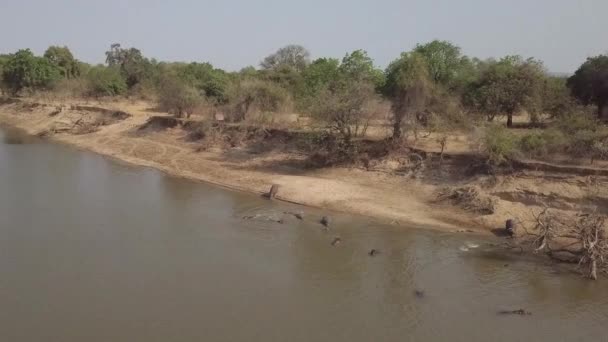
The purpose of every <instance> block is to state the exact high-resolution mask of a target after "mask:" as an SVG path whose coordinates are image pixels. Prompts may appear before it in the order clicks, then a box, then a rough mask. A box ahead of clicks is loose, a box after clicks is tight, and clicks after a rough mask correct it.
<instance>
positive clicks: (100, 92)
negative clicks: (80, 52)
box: [86, 65, 127, 96]
mask: <svg viewBox="0 0 608 342" xmlns="http://www.w3.org/2000/svg"><path fill="white" fill-rule="evenodd" d="M86 77H87V79H88V80H89V82H90V85H91V91H90V94H91V95H93V96H116V95H122V94H124V93H125V92H126V91H127V83H126V82H125V80H124V78H123V77H122V75H121V73H120V70H119V69H118V68H117V67H106V66H103V65H98V66H94V67H92V68H91V69H90V70H89V72H88V73H87V76H86Z"/></svg>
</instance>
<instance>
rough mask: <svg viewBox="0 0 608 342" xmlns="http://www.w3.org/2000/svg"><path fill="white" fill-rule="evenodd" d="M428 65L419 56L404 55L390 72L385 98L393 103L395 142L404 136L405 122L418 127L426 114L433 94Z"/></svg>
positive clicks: (392, 65) (389, 69)
mask: <svg viewBox="0 0 608 342" xmlns="http://www.w3.org/2000/svg"><path fill="white" fill-rule="evenodd" d="M428 70H429V69H428V65H427V62H426V60H425V58H424V56H422V55H421V54H419V53H417V52H411V53H403V54H402V55H401V58H399V59H397V60H395V61H393V62H392V63H391V64H390V65H389V66H388V68H387V69H386V84H385V87H384V92H385V94H386V95H387V96H388V97H389V98H390V99H391V100H392V103H393V138H394V139H399V138H400V137H401V135H402V125H403V124H404V120H405V121H409V122H410V123H414V124H415V121H416V120H417V118H418V117H419V115H420V114H421V113H422V112H423V111H425V110H426V108H427V105H428V103H429V99H430V97H431V93H432V91H433V84H432V81H431V79H430V75H429V71H428Z"/></svg>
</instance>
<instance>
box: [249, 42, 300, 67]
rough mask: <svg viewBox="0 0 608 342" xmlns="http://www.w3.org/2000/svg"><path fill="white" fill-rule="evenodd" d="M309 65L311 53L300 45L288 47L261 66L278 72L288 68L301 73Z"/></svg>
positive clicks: (269, 57)
mask: <svg viewBox="0 0 608 342" xmlns="http://www.w3.org/2000/svg"><path fill="white" fill-rule="evenodd" d="M309 63H310V53H309V52H308V50H306V48H304V47H303V46H300V45H287V46H285V47H282V48H280V49H279V50H277V52H275V53H273V54H271V55H269V56H267V57H266V58H264V60H263V61H262V62H261V63H260V66H261V67H262V68H263V69H266V70H277V69H279V68H282V67H287V68H290V69H293V70H296V71H298V72H301V71H303V70H304V69H305V68H306V66H308V64H309Z"/></svg>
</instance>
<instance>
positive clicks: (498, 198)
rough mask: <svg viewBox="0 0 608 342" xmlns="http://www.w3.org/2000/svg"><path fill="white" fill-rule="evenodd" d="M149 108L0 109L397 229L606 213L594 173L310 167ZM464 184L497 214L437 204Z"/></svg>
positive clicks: (203, 177) (389, 162)
mask: <svg viewBox="0 0 608 342" xmlns="http://www.w3.org/2000/svg"><path fill="white" fill-rule="evenodd" d="M151 107H152V106H151V105H149V104H148V103H144V102H127V101H119V102H79V101H63V102H57V101H39V100H38V101H33V100H20V101H5V102H4V103H3V104H2V105H0V123H3V124H8V125H11V126H14V127H17V128H20V129H22V130H24V131H26V132H27V133H29V134H32V135H38V136H45V137H47V138H48V139H51V140H53V141H58V142H62V143H67V144H70V145H73V146H75V147H77V148H81V149H86V150H90V151H93V152H95V153H99V154H102V155H105V156H109V157H112V158H116V159H119V160H121V161H124V162H128V163H132V164H135V165H141V166H146V167H153V168H156V169H159V170H161V171H163V172H166V173H168V174H171V175H174V176H179V177H185V178H189V179H192V180H197V181H204V182H209V183H212V184H216V185H219V186H223V187H226V188H230V189H235V190H240V191H247V192H252V193H257V194H263V193H265V192H267V191H268V190H269V188H270V186H271V185H272V184H278V185H280V191H279V194H278V196H277V198H278V199H280V200H284V201H289V202H293V203H297V204H302V205H306V206H312V207H318V208H324V209H329V210H336V211H341V212H347V213H355V214H361V215H365V216H371V217H375V218H377V219H379V220H381V221H382V222H386V223H392V224H395V225H409V226H411V225H414V226H420V227H428V228H433V229H439V230H444V231H463V230H471V231H475V232H484V233H488V232H490V231H491V230H492V229H493V228H497V227H500V226H502V224H503V222H504V220H506V219H507V218H512V217H517V218H525V217H530V215H531V212H533V211H534V210H535V209H536V208H541V207H543V206H545V205H549V206H551V207H553V208H555V209H556V210H561V211H575V210H578V209H579V208H581V207H583V208H585V207H589V206H600V207H601V210H606V209H608V208H606V204H607V203H608V194H607V193H606V190H604V189H605V187H602V186H599V184H603V182H605V181H606V179H604V178H603V176H597V177H595V176H594V177H593V179H591V178H590V177H589V176H577V175H571V174H570V175H556V174H550V175H549V174H547V173H545V172H540V171H525V172H520V173H518V174H516V175H508V176H491V177H489V176H480V175H473V176H467V175H465V172H464V169H463V168H464V167H465V165H469V164H470V160H468V159H467V158H470V157H469V156H467V155H465V154H454V155H452V156H449V155H448V158H446V160H447V161H446V162H445V163H444V165H442V167H441V168H437V167H436V165H435V164H432V163H431V162H429V164H428V165H426V167H425V168H424V169H423V170H417V171H414V169H416V168H417V166H416V165H414V166H412V165H409V166H411V167H409V168H408V167H406V166H408V165H407V164H408V160H404V159H407V157H402V156H390V157H384V158H383V159H382V160H376V161H375V162H374V166H373V167H367V168H361V167H321V168H319V167H317V168H310V167H308V166H307V163H306V161H307V158H308V156H306V155H305V154H303V153H301V152H298V151H296V150H294V149H290V148H288V145H289V142H288V141H286V139H285V138H284V137H282V138H281V137H277V136H276V135H275V136H273V135H272V134H270V135H269V137H267V138H265V140H264V139H262V140H264V141H256V143H255V144H254V143H252V142H247V141H245V142H243V143H240V144H236V146H231V147H225V146H224V147H218V146H211V145H209V144H204V145H203V144H202V143H201V141H200V140H201V138H200V137H199V138H198V139H195V138H193V137H192V133H193V132H192V130H191V129H188V127H186V126H190V127H191V126H192V125H191V124H190V123H188V124H184V122H181V123H175V124H173V123H172V122H173V121H171V116H169V115H168V114H166V113H159V112H156V111H154V109H151ZM159 118H160V119H159ZM190 121H191V122H196V121H197V119H196V118H194V119H193V120H190ZM167 122H168V124H167ZM281 139H283V140H281ZM448 152H450V151H448ZM417 165H418V164H417ZM418 166H419V165H418ZM461 187H465V188H466V189H475V194H476V196H477V195H478V196H481V197H482V200H483V201H485V202H487V203H490V205H491V207H492V208H490V209H491V210H475V209H476V208H467V210H464V209H462V205H459V203H457V201H438V196H437V194H438V193H440V192H442V191H443V192H445V191H446V189H448V188H449V189H458V188H461ZM471 209H473V210H471ZM482 209H483V208H482Z"/></svg>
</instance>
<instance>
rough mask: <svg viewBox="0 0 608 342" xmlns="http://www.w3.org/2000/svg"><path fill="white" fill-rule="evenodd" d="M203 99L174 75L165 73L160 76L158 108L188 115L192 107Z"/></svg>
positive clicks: (180, 115)
mask: <svg viewBox="0 0 608 342" xmlns="http://www.w3.org/2000/svg"><path fill="white" fill-rule="evenodd" d="M202 101H203V98H202V97H201V95H200V93H199V92H198V90H196V88H194V87H193V86H190V85H188V84H187V83H186V82H184V81H182V80H181V79H180V78H178V77H177V76H175V75H172V74H167V75H164V76H163V77H162V78H161V83H160V85H159V88H158V102H159V105H160V108H161V109H163V110H166V111H168V112H169V113H172V114H175V116H177V117H178V118H180V117H182V116H183V115H184V114H185V115H186V116H187V117H190V115H191V114H192V112H193V111H194V109H195V108H196V107H197V106H198V105H199V104H200V103H201V102H202Z"/></svg>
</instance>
